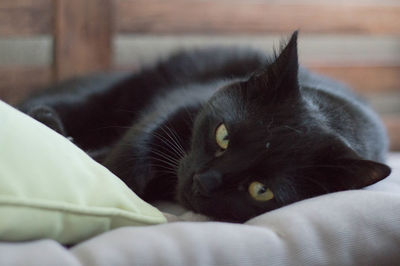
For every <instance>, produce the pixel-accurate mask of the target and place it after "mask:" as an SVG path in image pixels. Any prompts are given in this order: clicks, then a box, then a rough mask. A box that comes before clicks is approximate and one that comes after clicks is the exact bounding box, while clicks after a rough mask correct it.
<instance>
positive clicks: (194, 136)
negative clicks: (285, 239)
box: [20, 35, 390, 221]
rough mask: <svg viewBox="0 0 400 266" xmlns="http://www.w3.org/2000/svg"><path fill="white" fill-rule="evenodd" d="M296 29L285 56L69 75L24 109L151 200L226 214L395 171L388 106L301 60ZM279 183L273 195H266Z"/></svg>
mask: <svg viewBox="0 0 400 266" xmlns="http://www.w3.org/2000/svg"><path fill="white" fill-rule="evenodd" d="M296 37H297V35H294V36H293V37H292V39H291V41H290V42H289V44H288V46H287V47H286V48H285V49H284V50H283V51H282V54H281V55H280V56H279V57H278V58H277V59H276V60H275V61H271V60H267V59H266V56H265V55H263V54H261V53H258V52H255V51H253V50H250V49H223V48H219V49H218V48H217V49H206V50H197V51H187V52H181V53H178V54H176V55H175V56H172V57H171V58H169V59H167V60H165V61H163V62H160V63H158V64H155V65H154V66H152V67H149V68H147V69H145V70H143V71H141V72H138V73H136V74H133V75H103V76H99V77H91V78H86V79H81V80H78V81H74V82H69V83H68V82H67V83H63V84H61V85H58V87H61V89H60V88H58V90H55V89H54V88H53V89H52V90H49V91H46V92H44V93H41V94H39V95H37V96H34V97H32V98H30V99H28V100H27V101H26V102H25V103H23V104H22V105H21V107H20V108H21V109H22V110H23V111H25V112H27V113H28V114H30V115H32V116H33V117H35V118H37V119H38V120H40V121H42V122H44V123H46V124H47V125H49V126H51V127H52V128H54V129H55V130H57V131H59V132H61V133H62V134H64V135H66V136H71V137H72V138H73V139H74V142H75V143H76V144H77V145H78V146H80V147H82V148H83V149H84V150H87V151H88V152H89V154H95V157H96V156H99V157H98V158H100V159H99V160H101V161H102V162H103V164H104V165H105V166H106V167H108V168H109V169H110V170H111V171H113V172H114V173H115V174H116V175H117V176H119V177H120V178H121V179H122V180H123V181H124V182H125V183H126V184H127V185H128V186H130V187H131V188H132V189H133V190H134V191H135V192H136V193H137V194H139V196H141V197H143V198H144V199H146V200H156V199H176V200H178V201H179V202H180V203H182V204H183V205H185V206H186V207H188V208H191V209H193V210H195V211H197V212H200V213H203V214H206V215H210V216H212V217H215V218H217V219H222V220H230V221H244V220H246V219H248V218H250V217H253V216H255V215H257V214H260V213H262V212H265V211H268V210H271V209H274V208H277V207H279V206H283V205H285V204H288V203H291V202H294V201H297V200H301V199H304V198H308V197H312V196H316V195H320V194H323V193H327V192H333V191H338V190H344V189H351V188H360V187H363V186H366V185H369V184H372V183H374V182H377V181H379V180H380V179H382V178H384V177H386V176H387V175H388V174H389V172H390V169H389V168H388V167H386V166H385V165H383V164H380V163H377V162H383V161H384V156H385V153H386V151H387V139H386V135H385V131H384V129H383V127H382V125H381V122H380V121H379V119H378V117H377V116H376V115H375V113H373V112H372V111H371V110H370V109H369V107H368V106H367V105H366V104H365V103H364V102H362V101H361V100H359V99H358V98H357V97H356V96H354V95H353V94H352V93H351V92H350V91H348V90H347V89H346V88H345V87H344V86H343V85H342V84H340V83H337V82H334V81H332V80H329V79H326V78H323V77H320V76H318V75H316V74H313V73H310V72H308V71H307V70H305V69H301V68H300V69H299V70H298V65H297V49H296ZM281 87H282V88H281ZM221 125H223V129H224V130H225V131H221V132H225V135H224V136H225V139H224V140H223V141H225V142H224V143H225V144H224V146H221V144H220V143H221V140H219V139H218V134H219V133H218V134H217V137H216V130H217V131H218V130H219V128H221ZM226 130H227V132H228V133H227V132H226ZM228 135H229V137H228ZM215 138H217V144H216V143H215V141H216V140H215ZM228 139H229V140H228ZM228 142H229V146H228ZM221 147H223V148H221ZM101 157H104V158H101ZM372 161H376V162H372ZM255 181H257V182H255ZM255 183H257V186H258V184H262V187H260V186H258V187H257V189H258V190H257V191H256V192H257V193H258V194H257V193H256V195H255V196H254V195H253V194H251V192H249V191H250V190H251V189H253V190H254V184H255ZM251 184H253V185H251ZM250 185H251V186H250ZM260 188H261V189H260ZM267 189H268V191H270V190H269V189H271V191H272V192H273V194H271V193H270V194H268V195H273V197H272V199H270V198H268V200H265V198H262V197H258V196H259V195H261V196H263V195H267V194H265V193H266V191H267ZM249 193H250V194H249ZM268 193H269V192H268Z"/></svg>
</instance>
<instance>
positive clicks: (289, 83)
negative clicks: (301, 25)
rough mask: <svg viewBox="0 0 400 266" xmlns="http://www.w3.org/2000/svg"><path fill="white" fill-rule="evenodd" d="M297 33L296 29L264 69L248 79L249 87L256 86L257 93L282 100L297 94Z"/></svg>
mask: <svg viewBox="0 0 400 266" xmlns="http://www.w3.org/2000/svg"><path fill="white" fill-rule="evenodd" d="M297 34H298V32H297V31H295V32H294V33H293V34H292V36H291V37H290V40H289V41H288V43H287V44H286V45H284V46H282V48H281V51H280V53H279V54H278V53H277V54H276V56H275V59H274V61H273V62H271V63H270V64H269V65H268V66H267V67H266V69H263V70H261V71H260V72H257V73H255V74H254V75H253V76H252V77H251V78H250V79H249V81H248V82H249V83H250V84H249V85H250V87H253V89H254V88H256V89H257V92H258V93H261V94H263V95H266V96H268V98H269V99H272V98H273V99H276V100H284V99H287V98H290V97H293V96H298V95H299V84H298V70H299V63H298V55H297ZM259 96H260V95H259Z"/></svg>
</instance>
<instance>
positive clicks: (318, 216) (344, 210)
mask: <svg viewBox="0 0 400 266" xmlns="http://www.w3.org/2000/svg"><path fill="white" fill-rule="evenodd" d="M389 165H391V166H392V168H393V173H392V174H391V176H390V177H389V178H387V179H385V180H383V181H381V182H380V183H377V184H375V185H373V186H371V187H368V188H366V189H365V190H355V191H345V192H338V193H333V194H329V195H324V196H320V197H316V198H312V199H308V200H304V201H301V202H298V203H295V204H292V205H289V206H287V207H283V208H280V209H278V210H275V211H271V212H269V213H266V214H263V215H260V216H258V217H256V218H254V219H252V220H250V221H248V222H247V223H246V224H229V223H220V222H175V223H169V224H162V225H154V226H147V227H124V228H119V229H116V230H113V231H109V232H106V233H104V234H101V235H99V236H97V237H94V238H92V239H90V240H87V241H84V242H82V243H80V244H78V245H76V246H74V247H72V248H71V249H67V248H65V247H63V246H61V245H60V244H58V243H57V242H55V241H53V240H47V239H44V240H38V241H32V242H23V243H5V242H3V243H1V244H0V254H1V255H0V265H10V266H11V265H76V266H78V265H105V266H106V265H107V266H108V265H150V266H152V265H171V266H180V265H193V266H195V265H218V266H222V265H238V266H239V265H240V266H247V265H363V266H364V265H390V266H392V265H400V154H392V155H391V157H390V161H389ZM43 251H45V253H44V252H43Z"/></svg>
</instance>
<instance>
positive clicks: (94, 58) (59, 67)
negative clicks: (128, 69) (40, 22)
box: [54, 0, 113, 80]
mask: <svg viewBox="0 0 400 266" xmlns="http://www.w3.org/2000/svg"><path fill="white" fill-rule="evenodd" d="M111 4H112V3H111V2H110V0H85V1H82V0H56V22H55V44H54V77H55V80H61V79H65V78H69V77H72V76H77V75H82V74H86V73H90V72H94V71H102V70H107V69H109V66H110V64H111V38H112V28H113V26H112V25H113V20H112V8H111V7H112V5H111Z"/></svg>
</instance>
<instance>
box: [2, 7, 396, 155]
mask: <svg viewBox="0 0 400 266" xmlns="http://www.w3.org/2000/svg"><path fill="white" fill-rule="evenodd" d="M295 29H300V33H301V35H300V39H299V44H300V54H301V55H302V57H301V62H302V63H303V64H305V65H306V66H308V67H309V68H311V69H313V70H315V71H318V72H320V73H324V74H326V75H329V76H331V77H334V78H337V79H340V80H342V81H345V82H347V83H349V84H350V85H351V86H353V87H354V88H355V89H356V90H357V91H358V92H360V93H361V94H363V95H364V96H365V97H366V98H368V99H369V100H370V101H371V102H372V103H373V105H374V107H376V109H377V110H378V111H379V113H380V114H381V116H382V117H383V119H384V121H385V123H386V125H387V127H388V130H389V134H390V137H391V140H392V144H391V145H392V149H396V150H400V2H399V1H397V0H337V1H328V0H326V1H318V0H299V1H295V0H281V1H273V0H213V1H212V0H169V1H165V0H85V1H82V0H1V1H0V99H3V100H5V101H7V102H9V103H16V102H17V101H18V100H20V99H21V98H22V97H24V96H25V95H26V94H27V93H29V92H31V91H33V90H35V89H37V88H39V87H41V86H43V85H45V84H48V83H49V82H54V81H59V80H62V79H65V78H69V77H73V76H76V75H82V74H85V73H90V72H95V71H103V70H113V69H121V68H123V69H127V68H131V69H134V68H135V67H137V66H139V65H141V64H142V63H146V62H149V61H151V59H154V58H156V57H158V56H163V55H165V54H166V53H167V52H169V51H172V50H176V49H179V48H182V47H183V48H188V47H193V46H195V47H198V46H207V45H210V44H221V45H235V44H238V43H239V44H241V45H244V44H248V45H250V46H255V47H257V48H260V49H265V50H267V51H268V50H271V49H272V46H273V45H274V44H275V45H277V44H279V41H278V40H279V39H280V38H281V37H282V36H287V35H288V34H290V32H292V31H293V30H295ZM37 39H40V40H41V42H42V44H41V45H39V48H38V47H36V46H35V47H33V46H32V45H29V40H37ZM271 40H272V41H271ZM15 43H22V44H23V45H22V46H21V47H23V48H21V49H18V47H17V46H16V45H15ZM34 49H38V50H37V51H36V50H34ZM39 50H40V51H41V52H39ZM42 50H43V51H42ZM42 52H43V53H44V54H45V56H43V57H45V59H43V58H42V59H40V58H39V57H40V56H39V55H40V54H41V53H42ZM25 55H26V56H25ZM37 57H38V58H39V59H37ZM35 58H36V59H35Z"/></svg>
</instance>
